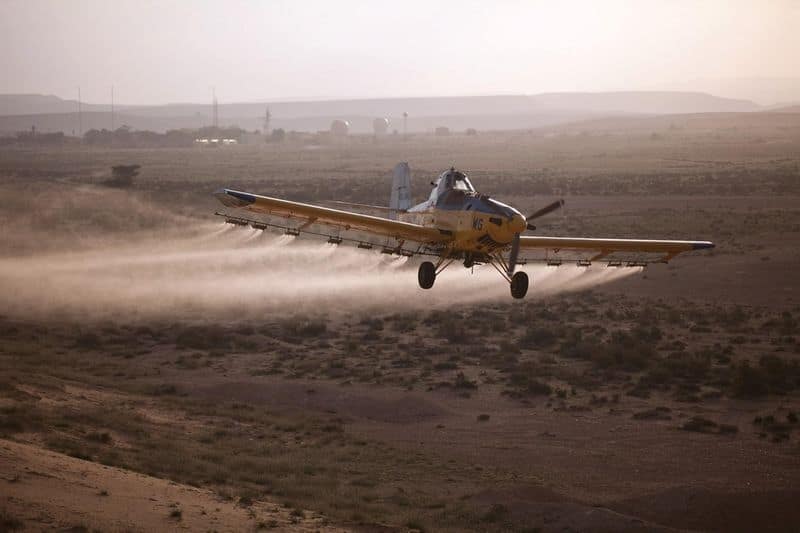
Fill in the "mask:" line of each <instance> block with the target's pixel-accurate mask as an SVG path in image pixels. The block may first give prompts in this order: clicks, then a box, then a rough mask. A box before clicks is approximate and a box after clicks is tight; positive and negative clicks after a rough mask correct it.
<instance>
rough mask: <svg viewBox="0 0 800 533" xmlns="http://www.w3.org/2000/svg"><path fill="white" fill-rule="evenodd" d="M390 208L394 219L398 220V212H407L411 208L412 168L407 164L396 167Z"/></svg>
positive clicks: (398, 164)
mask: <svg viewBox="0 0 800 533" xmlns="http://www.w3.org/2000/svg"><path fill="white" fill-rule="evenodd" d="M389 207H390V208H391V209H392V214H391V218H393V219H397V213H398V211H406V210H407V209H408V208H409V207H411V168H410V167H409V166H408V163H406V162H401V163H397V165H395V167H394V171H393V175H392V195H391V197H389Z"/></svg>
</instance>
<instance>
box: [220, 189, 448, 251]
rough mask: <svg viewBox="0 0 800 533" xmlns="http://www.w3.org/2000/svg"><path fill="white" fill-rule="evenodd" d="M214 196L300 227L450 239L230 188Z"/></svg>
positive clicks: (431, 242)
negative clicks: (310, 226)
mask: <svg viewBox="0 0 800 533" xmlns="http://www.w3.org/2000/svg"><path fill="white" fill-rule="evenodd" d="M214 195H215V196H216V197H217V199H218V200H219V201H220V202H222V204H223V205H225V206H226V207H233V208H238V209H242V210H245V211H250V212H253V213H258V214H262V215H270V216H277V217H281V218H285V219H297V220H299V221H300V222H301V224H302V225H301V227H305V226H307V225H310V224H326V225H330V226H336V227H338V228H341V229H343V230H345V231H350V230H354V231H361V232H364V233H368V234H372V235H377V236H380V237H387V238H391V239H396V240H398V241H414V242H418V243H422V244H426V245H435V244H440V243H444V242H447V241H450V240H452V238H453V235H452V232H450V231H447V230H439V229H436V228H431V227H426V226H420V225H418V224H411V223H409V222H401V221H399V220H390V219H388V218H381V217H376V216H371V215H364V214H361V213H353V212H351V211H342V210H339V209H332V208H329V207H321V206H317V205H311V204H304V203H300V202H292V201H289V200H281V199H279V198H270V197H268V196H259V195H257V194H251V193H248V192H242V191H235V190H232V189H220V190H218V191H216V192H215V193H214Z"/></svg>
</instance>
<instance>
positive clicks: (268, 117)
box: [264, 106, 272, 136]
mask: <svg viewBox="0 0 800 533" xmlns="http://www.w3.org/2000/svg"><path fill="white" fill-rule="evenodd" d="M271 119H272V113H270V112H269V106H267V111H266V113H264V136H266V135H268V134H269V121H270V120H271Z"/></svg>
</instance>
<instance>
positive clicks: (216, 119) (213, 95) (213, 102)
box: [211, 89, 219, 129]
mask: <svg viewBox="0 0 800 533" xmlns="http://www.w3.org/2000/svg"><path fill="white" fill-rule="evenodd" d="M211 105H212V106H213V118H212V120H213V121H214V124H213V125H214V129H217V128H219V111H218V110H217V90H216V89H211Z"/></svg>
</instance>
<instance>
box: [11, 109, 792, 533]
mask: <svg viewBox="0 0 800 533" xmlns="http://www.w3.org/2000/svg"><path fill="white" fill-rule="evenodd" d="M798 154H800V114H790V113H786V114H782V113H775V114H767V113H763V114H762V113H750V114H720V115H685V116H671V117H658V118H638V119H625V120H598V121H592V122H586V123H581V124H576V125H570V126H563V127H559V128H552V129H547V130H534V131H518V132H498V133H482V132H481V133H480V134H479V135H477V136H469V137H467V136H459V135H454V136H451V137H446V138H440V137H420V136H412V137H411V138H410V139H408V140H407V141H403V140H402V139H394V138H387V139H384V140H381V141H380V142H375V141H374V140H373V139H372V138H371V137H353V138H350V139H347V140H345V141H342V142H340V143H336V144H326V143H320V142H317V141H316V140H315V139H314V138H313V136H301V135H297V136H290V137H289V138H288V139H287V140H286V141H285V142H284V143H281V144H270V145H266V146H263V147H262V146H257V147H246V146H241V147H227V148H220V149H216V150H214V149H201V148H198V149H186V150H169V149H164V150H149V151H145V150H113V149H91V150H90V149H79V148H68V149H67V148H65V149H48V150H42V149H39V150H29V149H24V148H16V147H6V148H4V149H3V151H2V152H0V180H1V181H0V224H2V228H3V232H2V235H1V236H0V249H1V250H2V252H1V253H2V255H1V256H0V291H2V295H3V299H2V302H3V304H2V307H0V477H2V479H0V486H2V491H1V492H0V512H1V513H2V514H0V530H16V529H20V530H32V531H37V530H72V531H128V530H131V531H138V530H142V531H153V530H187V531H195V530H200V531H213V530H216V531H246V530H252V531H256V530H262V529H278V530H298V531H340V530H345V531H407V530H424V531H454V532H455V531H686V530H689V531H776V532H777V531H797V530H798V529H800V509H798V507H797V505H796V502H797V501H800V490H799V489H798V482H800V422H798V417H800V344H799V342H800V329H799V328H798V320H800V294H799V293H798V291H800V283H798V282H799V281H800V273H798V272H799V271H798V265H800V201H798V200H800V157H798ZM400 160H407V161H409V162H410V164H411V167H412V169H413V173H414V178H413V180H414V181H413V184H414V193H415V197H416V198H417V199H420V198H421V197H422V196H423V195H425V194H426V191H427V186H426V184H427V183H428V182H429V181H430V180H431V179H432V178H434V177H435V176H436V174H437V173H438V172H440V171H441V170H443V169H444V168H446V167H449V166H450V165H451V164H455V165H456V166H457V167H459V168H461V169H463V170H465V171H467V172H468V173H469V174H470V176H471V178H472V180H473V182H474V183H475V185H476V186H477V187H478V189H479V190H481V191H485V192H488V193H490V194H492V195H493V196H494V197H496V198H498V199H500V200H501V201H507V202H509V203H511V204H513V205H515V206H517V207H519V208H520V209H521V210H523V211H532V210H533V209H535V208H537V207H540V206H541V205H543V204H544V203H545V202H548V201H551V200H552V199H553V198H555V197H564V198H565V199H566V201H567V206H566V208H565V209H564V210H563V212H561V213H557V214H554V215H552V216H550V217H549V218H548V219H543V220H542V221H541V223H540V224H539V226H540V230H539V231H540V233H541V234H545V235H548V234H549V235H570V236H610V237H634V236H636V237H651V238H691V239H709V240H713V241H715V242H716V243H717V248H716V249H715V250H713V251H712V252H709V253H693V254H687V255H686V256H681V257H679V258H677V259H675V260H674V261H672V262H671V263H670V264H668V265H653V266H650V267H648V268H646V269H644V271H641V272H640V271H638V270H628V271H625V269H613V268H611V269H610V268H606V267H605V266H602V265H592V267H590V268H589V269H579V268H577V267H574V266H568V265H562V266H560V267H558V268H554V267H546V266H543V265H538V264H530V265H526V266H525V267H524V268H525V269H526V270H527V271H528V272H529V273H530V274H531V275H532V277H533V286H532V289H531V291H530V293H529V294H528V297H527V298H526V299H525V300H524V301H513V300H512V299H511V298H510V295H509V294H508V288H507V286H506V285H505V284H504V283H503V282H502V280H500V279H499V276H497V275H496V273H494V272H493V271H492V270H491V269H486V268H476V269H475V271H474V272H470V271H467V270H465V269H463V268H460V267H459V268H455V267H451V269H449V270H448V271H446V272H445V273H444V274H443V275H442V277H441V279H439V280H437V282H436V286H435V287H434V288H433V289H432V290H431V291H422V290H421V289H419V288H418V287H417V284H416V264H417V263H416V260H415V259H414V258H412V259H410V260H407V259H405V258H397V257H389V256H385V255H382V254H379V253H377V252H370V251H362V250H356V249H354V248H352V247H345V246H342V247H339V248H337V247H336V246H334V245H329V244H326V243H325V242H324V240H322V241H318V240H314V239H304V238H300V239H292V238H290V237H287V236H284V235H281V234H277V233H269V232H265V233H262V232H260V231H257V230H252V229H249V228H239V227H232V226H230V225H225V224H224V223H223V222H222V221H221V220H219V217H214V216H213V212H214V210H215V209H217V208H218V206H217V205H216V201H215V200H214V198H213V197H212V196H211V194H210V193H211V192H213V191H214V190H215V189H216V188H219V187H222V186H228V187H234V188H239V189H243V190H250V191H253V192H257V193H263V194H269V195H274V196H281V197H288V198H291V199H296V200H302V201H320V202H321V201H330V200H343V201H350V202H358V203H365V204H386V202H387V200H388V192H389V182H390V178H389V169H391V167H392V166H393V165H394V164H395V163H396V162H397V161H400ZM134 163H135V164H140V165H142V174H141V176H139V177H138V178H137V179H136V181H135V183H134V185H133V186H132V187H129V188H125V189H118V188H112V187H108V186H106V185H104V184H103V182H104V181H105V180H106V179H107V178H108V175H109V168H110V166H111V165H115V164H134Z"/></svg>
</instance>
